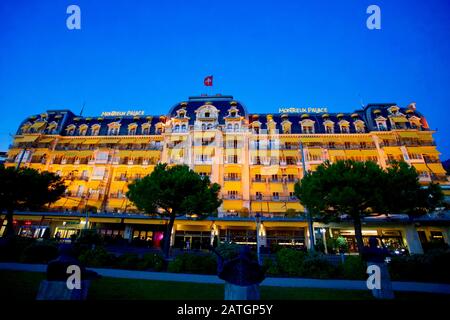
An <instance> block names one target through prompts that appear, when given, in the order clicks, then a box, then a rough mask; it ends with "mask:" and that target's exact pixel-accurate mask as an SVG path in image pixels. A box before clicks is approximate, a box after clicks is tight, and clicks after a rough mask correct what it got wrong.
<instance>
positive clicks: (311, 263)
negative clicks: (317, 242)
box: [300, 254, 336, 279]
mask: <svg viewBox="0 0 450 320" xmlns="http://www.w3.org/2000/svg"><path fill="white" fill-rule="evenodd" d="M335 274H336V269H335V267H334V266H333V265H332V264H331V263H330V262H328V260H327V259H325V258H324V257H323V256H322V255H316V254H311V255H308V256H306V257H305V258H304V260H303V262H302V264H301V266H300V276H302V277H305V278H319V279H327V278H331V277H333V276H334V275H335Z"/></svg>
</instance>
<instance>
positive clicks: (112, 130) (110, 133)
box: [108, 127, 119, 136]
mask: <svg viewBox="0 0 450 320" xmlns="http://www.w3.org/2000/svg"><path fill="white" fill-rule="evenodd" d="M118 134H119V128H117V127H114V128H110V129H109V131H108V136H117V135H118Z"/></svg>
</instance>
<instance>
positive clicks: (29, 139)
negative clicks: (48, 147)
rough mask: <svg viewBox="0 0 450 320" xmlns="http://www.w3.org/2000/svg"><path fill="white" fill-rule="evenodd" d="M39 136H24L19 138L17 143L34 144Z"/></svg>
mask: <svg viewBox="0 0 450 320" xmlns="http://www.w3.org/2000/svg"><path fill="white" fill-rule="evenodd" d="M38 137H39V136H24V137H21V138H17V139H16V140H15V142H34V141H36V139H37V138H38Z"/></svg>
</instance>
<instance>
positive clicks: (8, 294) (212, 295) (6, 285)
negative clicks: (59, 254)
mask: <svg viewBox="0 0 450 320" xmlns="http://www.w3.org/2000/svg"><path fill="white" fill-rule="evenodd" d="M44 277H45V275H44V274H43V273H37V272H23V271H4V270H2V271H0V287H1V290H0V298H1V299H13V300H34V299H35V297H36V294H37V290H38V287H39V283H40V281H41V280H43V279H44ZM88 298H89V299H90V300H222V299H223V285H217V284H200V283H187V282H170V281H152V280H135V279H119V278H102V279H99V280H96V281H94V282H93V283H92V285H91V288H90V290H89V297H88ZM261 298H262V299H274V300H369V299H372V295H371V293H370V292H369V291H353V290H331V289H307V288H280V287H261ZM396 298H397V299H399V300H411V299H413V300H415V299H427V298H430V299H439V300H441V299H448V296H447V295H438V294H421V293H403V292H397V293H396Z"/></svg>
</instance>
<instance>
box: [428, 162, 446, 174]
mask: <svg viewBox="0 0 450 320" xmlns="http://www.w3.org/2000/svg"><path fill="white" fill-rule="evenodd" d="M428 167H429V168H430V169H431V171H433V173H437V174H447V172H446V171H445V169H444V167H443V166H442V164H441V163H429V164H428Z"/></svg>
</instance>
